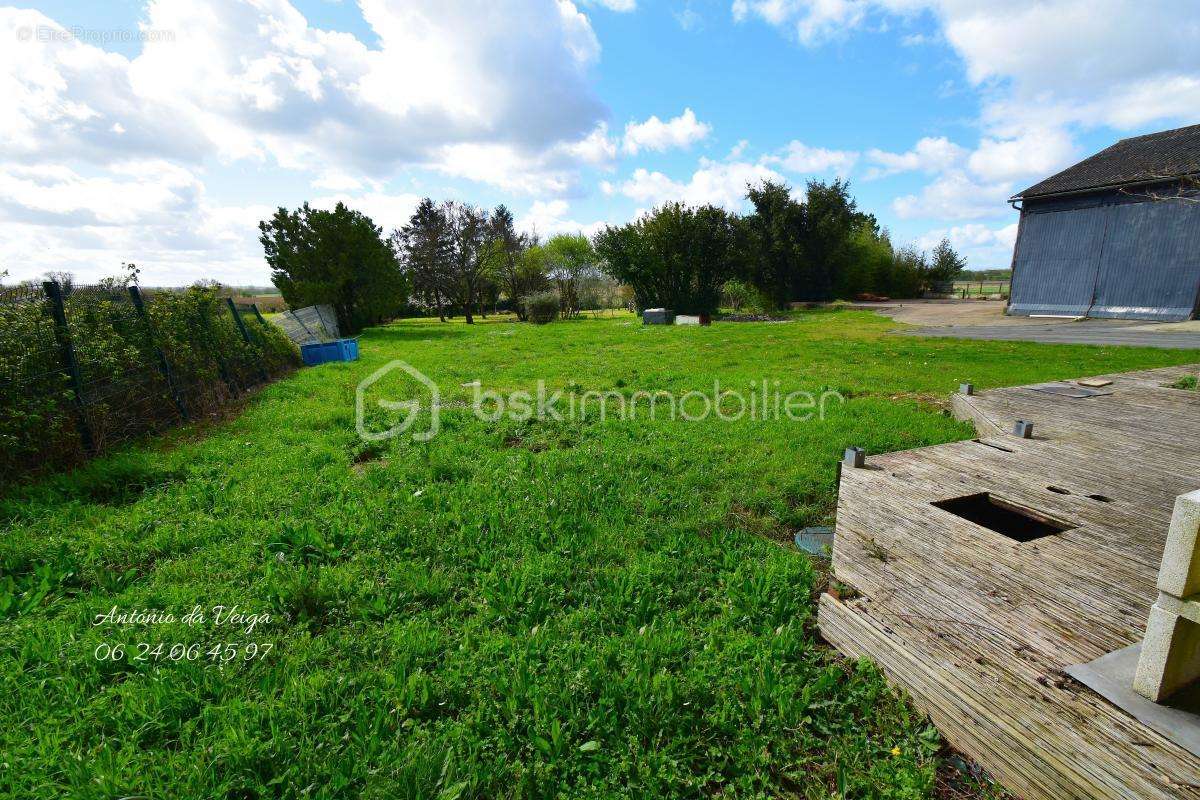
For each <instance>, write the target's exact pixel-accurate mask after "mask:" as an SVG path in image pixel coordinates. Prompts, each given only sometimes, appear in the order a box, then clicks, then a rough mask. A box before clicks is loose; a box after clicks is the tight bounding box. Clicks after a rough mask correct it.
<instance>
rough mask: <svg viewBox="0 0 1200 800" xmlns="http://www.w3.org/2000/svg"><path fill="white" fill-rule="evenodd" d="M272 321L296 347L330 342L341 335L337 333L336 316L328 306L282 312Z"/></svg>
mask: <svg viewBox="0 0 1200 800" xmlns="http://www.w3.org/2000/svg"><path fill="white" fill-rule="evenodd" d="M274 321H275V324H276V325H278V326H279V327H280V328H282V329H283V330H284V331H285V332H286V333H287V335H288V337H289V338H290V339H291V340H292V341H293V342H295V343H296V344H298V345H300V344H314V343H316V342H331V341H333V340H334V339H337V338H339V337H340V335H341V334H340V333H339V332H338V323H337V314H336V313H334V310H333V307H332V306H328V305H317V306H307V307H305V308H298V309H296V310H295V311H292V310H288V311H284V312H282V313H280V314H278V315H276V317H275V320H274Z"/></svg>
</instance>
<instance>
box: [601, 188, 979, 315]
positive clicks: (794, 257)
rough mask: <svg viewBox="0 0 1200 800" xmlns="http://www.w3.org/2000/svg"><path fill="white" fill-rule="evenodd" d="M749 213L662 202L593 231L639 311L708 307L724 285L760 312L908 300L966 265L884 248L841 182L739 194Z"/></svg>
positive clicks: (951, 255) (939, 251) (945, 255)
mask: <svg viewBox="0 0 1200 800" xmlns="http://www.w3.org/2000/svg"><path fill="white" fill-rule="evenodd" d="M747 198H748V199H749V201H750V203H751V205H752V206H753V211H752V212H751V213H749V214H746V215H744V216H739V215H736V214H731V213H729V212H727V211H725V210H724V209H721V208H718V207H716V206H711V205H706V206H701V207H698V208H689V207H686V206H683V205H681V204H679V203H668V204H666V205H663V206H661V207H659V208H657V209H655V210H654V211H652V212H650V213H648V214H646V215H645V216H643V217H642V218H641V219H638V220H636V221H634V222H631V223H628V224H626V225H620V226H609V227H607V228H605V229H604V230H603V231H601V232H600V233H599V234H597V236H596V239H595V244H596V252H597V254H598V255H599V256H600V258H601V260H602V263H603V264H604V266H605V269H606V270H608V271H609V273H610V274H612V275H613V276H614V277H616V278H617V279H618V280H620V281H622V282H623V283H626V284H628V285H629V286H631V287H632V288H633V291H634V296H635V302H636V304H637V306H638V307H639V308H646V307H649V306H665V307H668V308H672V309H674V310H676V311H679V312H682V313H699V314H705V313H711V312H712V311H714V310H716V307H717V305H718V302H719V299H720V290H721V287H722V286H723V285H724V284H726V283H727V282H729V281H736V282H738V283H740V284H748V285H750V286H753V287H754V288H755V289H756V290H757V291H758V292H759V293H760V294H761V296H763V297H764V298H765V299H766V301H767V304H768V305H771V306H774V307H780V308H782V307H785V306H786V305H787V304H788V303H789V302H792V301H806V300H817V301H819V300H831V299H834V298H838V297H843V298H852V297H856V296H860V295H864V294H871V295H888V296H893V297H914V296H917V295H920V294H921V293H922V292H923V291H925V290H926V289H928V288H930V287H931V286H932V285H933V284H937V283H941V282H944V281H948V280H953V279H954V277H955V276H956V275H957V274H958V273H959V272H960V271H961V270H962V269H963V267H964V266H965V261H964V260H963V259H962V258H961V257H960V256H959V255H958V254H957V253H956V252H955V251H954V249H953V248H952V247H951V246H950V243H949V241H946V240H943V241H942V242H941V243H940V244H938V246H937V247H936V248H934V250H933V252H932V254H930V255H929V256H927V255H926V254H925V253H923V252H921V251H919V250H917V249H916V248H913V247H903V248H899V249H896V248H893V246H892V244H891V241H890V239H889V237H888V234H887V231H886V230H883V229H881V228H880V226H879V223H878V222H877V221H876V219H875V217H874V216H872V215H870V214H865V213H862V212H860V211H858V209H857V205H856V203H855V201H854V199H853V198H852V197H851V196H850V192H849V187H848V186H847V184H846V183H844V182H842V181H835V182H833V183H822V182H818V181H812V182H810V183H809V184H808V186H807V192H806V194H805V198H804V199H803V200H797V199H796V198H795V197H793V196H792V192H791V190H790V189H789V188H788V187H787V186H786V185H784V184H782V183H777V182H772V181H763V182H762V183H760V184H758V185H752V186H749V187H747Z"/></svg>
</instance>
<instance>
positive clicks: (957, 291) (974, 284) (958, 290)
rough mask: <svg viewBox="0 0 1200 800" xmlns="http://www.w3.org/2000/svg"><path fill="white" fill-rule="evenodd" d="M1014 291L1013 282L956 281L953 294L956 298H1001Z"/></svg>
mask: <svg viewBox="0 0 1200 800" xmlns="http://www.w3.org/2000/svg"><path fill="white" fill-rule="evenodd" d="M1011 291H1012V281H1011V280H1003V281H986V280H985V281H955V282H954V288H953V294H954V295H955V296H956V297H979V296H984V297H988V296H1000V295H1003V296H1005V297H1007V296H1008V295H1009V293H1010V292H1011Z"/></svg>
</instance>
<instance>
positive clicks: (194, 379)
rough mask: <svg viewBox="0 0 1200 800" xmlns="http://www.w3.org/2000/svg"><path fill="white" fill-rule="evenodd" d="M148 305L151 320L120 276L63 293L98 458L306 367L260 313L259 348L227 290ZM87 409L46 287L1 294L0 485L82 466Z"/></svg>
mask: <svg viewBox="0 0 1200 800" xmlns="http://www.w3.org/2000/svg"><path fill="white" fill-rule="evenodd" d="M143 299H144V305H145V311H146V316H145V317H143V315H142V314H140V313H139V312H138V309H137V306H136V305H135V304H134V302H133V300H132V298H131V296H130V290H129V288H128V286H127V285H126V283H125V282H124V281H123V280H120V279H117V280H106V281H102V282H101V283H100V284H99V285H96V286H73V287H71V288H70V289H69V291H68V290H64V291H63V313H64V315H65V318H66V323H67V335H68V337H69V341H70V343H71V346H72V349H73V351H74V356H75V362H76V368H77V370H78V377H79V383H80V385H81V387H82V391H81V393H80V397H79V401H80V406H81V407H82V413H83V417H84V419H85V420H86V422H87V429H88V431H89V432H90V434H91V439H92V444H93V446H94V448H95V449H97V450H102V449H105V448H107V447H108V446H110V445H112V444H114V443H116V442H119V441H122V440H126V439H129V438H131V437H133V436H137V435H141V434H144V433H147V432H150V431H154V430H159V429H162V428H164V427H167V426H169V425H173V424H176V423H178V422H179V421H180V420H181V414H180V407H179V405H177V399H178V401H179V402H180V403H181V404H182V406H183V407H184V409H185V410H186V412H187V414H188V415H189V416H191V417H193V418H194V417H196V416H199V415H201V414H204V413H207V412H209V411H213V410H216V409H217V408H219V407H220V406H221V405H222V404H224V403H225V402H227V401H228V400H229V399H230V397H231V396H232V395H234V394H236V393H238V392H240V391H242V390H243V389H246V388H249V387H250V386H253V385H255V384H258V383H261V382H263V381H264V380H269V379H270V378H272V377H278V376H279V375H281V374H283V373H284V372H286V371H288V370H290V369H292V368H293V367H295V366H297V365H298V364H299V362H300V354H299V351H298V350H297V349H296V347H295V345H294V344H292V342H291V341H290V340H289V339H288V338H287V336H286V335H285V334H284V333H283V331H282V330H280V329H278V328H277V327H276V326H274V325H270V324H267V323H264V322H262V321H260V320H259V318H258V316H257V315H255V314H253V312H252V311H251V312H250V313H249V314H245V313H243V314H242V318H243V323H244V324H245V326H246V333H247V336H249V338H250V341H249V342H247V341H246V340H245V338H244V337H243V336H242V332H241V330H239V328H238V326H237V324H236V323H235V321H234V318H233V315H232V314H231V313H230V311H229V305H228V303H227V301H226V300H225V299H224V298H222V297H221V296H220V295H219V291H218V287H217V286H216V285H215V284H212V285H197V286H193V287H191V288H189V289H186V290H183V291H157V292H153V293H146V294H145V295H143ZM147 319H148V321H149V324H147ZM160 354H161V356H160ZM164 360H165V362H166V364H167V365H168V366H169V372H170V376H171V380H170V382H169V383H168V380H167V378H166V376H165V375H164V370H163V361H164ZM80 406H77V405H76V395H75V391H74V386H73V382H72V381H71V379H70V377H69V375H68V372H67V370H66V367H65V365H64V363H63V353H62V350H61V349H60V346H59V343H58V340H57V337H56V335H55V325H54V322H53V318H52V316H51V305H50V303H49V301H48V300H47V298H46V295H45V293H44V291H43V290H42V287H41V286H37V285H33V284H28V285H23V286H18V287H14V288H10V289H5V290H3V291H2V292H0V484H5V483H8V482H9V481H11V480H14V479H16V478H20V477H21V476H22V475H25V474H27V473H29V472H31V471H33V470H35V469H37V468H41V467H62V466H66V465H69V464H72V463H75V462H78V461H80V460H82V458H83V457H84V456H85V455H86V453H85V450H84V444H83V440H82V435H81V434H82V431H81V429H80V427H79V426H78V416H79V411H80Z"/></svg>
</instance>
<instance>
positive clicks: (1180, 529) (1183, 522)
mask: <svg viewBox="0 0 1200 800" xmlns="http://www.w3.org/2000/svg"><path fill="white" fill-rule="evenodd" d="M1198 545H1200V490H1198V491H1195V492H1189V493H1188V494H1181V495H1180V496H1179V497H1176V498H1175V510H1174V511H1173V512H1172V513H1171V528H1170V530H1168V531H1167V545H1166V547H1165V548H1163V558H1162V566H1160V567H1159V570H1158V590H1159V591H1160V592H1165V593H1167V594H1170V595H1174V596H1175V597H1178V598H1185V597H1190V596H1191V595H1194V594H1197V593H1200V555H1198V554H1197V546H1198Z"/></svg>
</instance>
